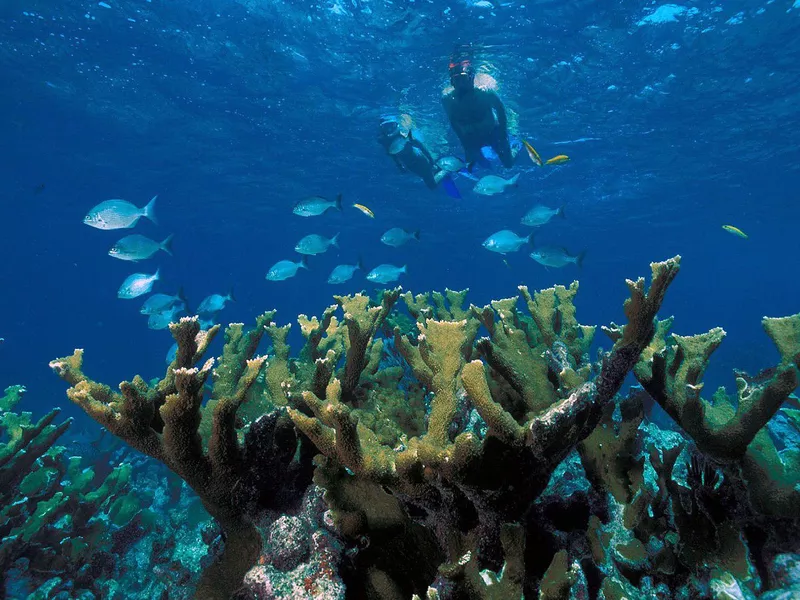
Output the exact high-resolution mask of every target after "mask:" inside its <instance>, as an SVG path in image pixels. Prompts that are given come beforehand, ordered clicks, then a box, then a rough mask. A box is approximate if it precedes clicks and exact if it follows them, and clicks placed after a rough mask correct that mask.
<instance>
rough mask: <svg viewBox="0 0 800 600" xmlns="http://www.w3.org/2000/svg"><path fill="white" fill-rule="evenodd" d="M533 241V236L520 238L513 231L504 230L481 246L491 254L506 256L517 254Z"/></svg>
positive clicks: (487, 239)
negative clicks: (510, 253) (508, 253)
mask: <svg viewBox="0 0 800 600" xmlns="http://www.w3.org/2000/svg"><path fill="white" fill-rule="evenodd" d="M532 239H533V234H531V235H529V236H528V237H520V236H518V235H517V234H516V233H514V232H513V231H509V230H508V229H503V230H501V231H498V232H496V233H493V234H492V235H490V236H489V237H488V238H486V239H485V240H484V241H483V244H481V245H482V246H483V247H484V248H486V249H487V250H490V251H491V252H499V253H500V254H505V253H506V252H516V251H517V250H519V249H520V248H521V247H522V246H524V245H525V244H528V243H530V242H531V240H532Z"/></svg>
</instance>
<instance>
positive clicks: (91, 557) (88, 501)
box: [0, 386, 152, 598]
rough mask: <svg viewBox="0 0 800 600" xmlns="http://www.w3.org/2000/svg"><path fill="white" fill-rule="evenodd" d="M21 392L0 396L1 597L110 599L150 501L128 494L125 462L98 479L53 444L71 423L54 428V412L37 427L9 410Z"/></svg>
mask: <svg viewBox="0 0 800 600" xmlns="http://www.w3.org/2000/svg"><path fill="white" fill-rule="evenodd" d="M24 391H25V389H24V388H23V387H21V386H14V387H10V388H7V389H6V391H5V394H4V396H3V397H2V398H0V429H2V436H0V441H1V442H2V443H0V505H2V507H3V508H2V510H0V573H1V574H2V575H0V596H2V594H3V593H6V594H8V595H10V596H11V597H18V596H27V597H30V598H50V597H54V595H55V594H58V593H59V592H64V593H66V592H65V591H66V590H68V591H70V593H78V592H80V593H81V594H82V595H81V597H82V598H95V597H104V598H110V597H112V596H111V595H109V594H108V593H107V589H106V588H107V585H108V584H109V582H111V581H113V580H114V579H115V578H116V577H117V576H118V575H119V567H118V565H119V563H120V562H121V560H122V557H123V556H124V555H125V554H126V553H127V552H128V550H129V549H130V548H131V547H132V546H133V545H134V544H136V543H137V541H138V540H140V539H141V538H142V537H143V536H144V535H145V534H146V533H147V532H148V531H149V530H150V529H151V526H152V517H151V514H150V513H149V511H148V510H147V509H146V504H147V500H148V499H147V497H146V495H143V494H135V493H133V492H132V489H131V485H130V479H131V467H130V465H127V464H123V465H119V466H117V467H114V468H113V469H109V471H108V473H107V474H106V475H105V476H104V477H101V476H96V474H95V470H94V469H93V468H92V467H91V466H87V464H86V461H85V460H84V459H83V458H82V457H79V456H71V455H70V454H69V453H68V452H67V450H66V448H65V447H63V446H56V445H55V444H56V442H57V441H58V439H59V438H60V437H61V436H62V435H63V434H64V433H65V432H66V431H67V429H68V428H69V426H70V422H71V419H67V420H65V421H62V422H61V423H59V424H57V425H56V424H54V423H53V422H54V421H55V419H56V417H57V415H58V412H59V411H58V409H55V410H53V411H51V412H50V413H48V414H47V415H45V416H44V417H42V418H41V419H40V420H39V421H38V422H36V423H33V422H32V421H31V414H30V413H16V412H14V408H15V407H16V405H17V404H18V402H19V401H20V399H21V397H22V395H23V393H24Z"/></svg>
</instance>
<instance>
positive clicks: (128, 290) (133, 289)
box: [117, 269, 159, 300]
mask: <svg viewBox="0 0 800 600" xmlns="http://www.w3.org/2000/svg"><path fill="white" fill-rule="evenodd" d="M158 273H159V271H158V269H156V272H155V273H153V274H152V275H148V274H147V273H134V274H133V275H129V276H128V277H127V278H126V279H125V281H123V282H122V285H121V286H119V291H118V292H117V298H123V299H125V300H130V299H131V298H137V297H139V296H141V295H142V294H146V293H148V292H149V291H150V290H152V289H153V284H154V283H155V282H156V281H158V280H159V276H158Z"/></svg>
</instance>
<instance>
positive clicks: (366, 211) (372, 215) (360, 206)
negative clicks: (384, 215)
mask: <svg viewBox="0 0 800 600" xmlns="http://www.w3.org/2000/svg"><path fill="white" fill-rule="evenodd" d="M353 208H357V209H358V210H360V211H361V212H362V213H364V214H365V215H367V216H368V217H369V218H370V219H374V218H375V213H374V212H372V211H371V210H370V209H369V208H367V207H366V206H364V205H363V204H353Z"/></svg>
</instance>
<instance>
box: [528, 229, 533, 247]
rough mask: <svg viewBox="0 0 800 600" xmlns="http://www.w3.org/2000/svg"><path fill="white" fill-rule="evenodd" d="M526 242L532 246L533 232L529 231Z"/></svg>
mask: <svg viewBox="0 0 800 600" xmlns="http://www.w3.org/2000/svg"><path fill="white" fill-rule="evenodd" d="M528 243H529V244H530V245H531V246H533V232H531V233H530V235H529V236H528Z"/></svg>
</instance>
